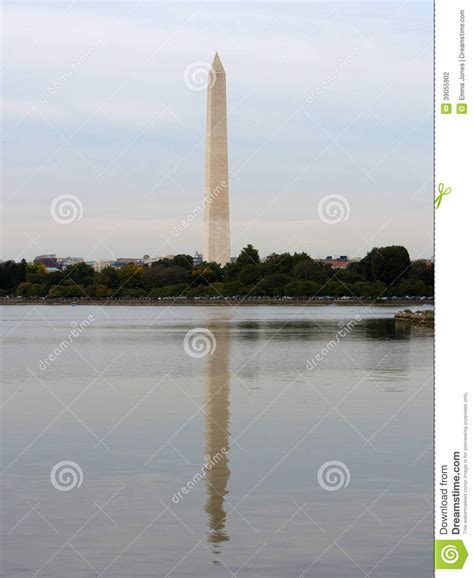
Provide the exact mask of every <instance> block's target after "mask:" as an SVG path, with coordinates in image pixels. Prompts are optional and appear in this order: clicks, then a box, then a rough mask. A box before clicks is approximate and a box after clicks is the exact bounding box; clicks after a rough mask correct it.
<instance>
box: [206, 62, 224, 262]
mask: <svg viewBox="0 0 474 578" xmlns="http://www.w3.org/2000/svg"><path fill="white" fill-rule="evenodd" d="M226 101H227V97H226V77H225V70H224V67H223V66H222V62H221V61H220V58H219V55H218V54H217V53H216V55H215V57H214V61H213V63H212V68H211V70H210V71H209V79H208V85H207V126H206V183H205V191H204V249H203V258H204V260H205V261H208V262H211V261H215V262H216V263H219V264H220V265H225V264H226V263H228V262H229V261H230V233H229V174H228V166H227V103H226Z"/></svg>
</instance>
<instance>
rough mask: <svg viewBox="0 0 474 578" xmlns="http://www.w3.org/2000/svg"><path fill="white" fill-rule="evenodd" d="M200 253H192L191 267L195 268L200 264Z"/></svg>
mask: <svg viewBox="0 0 474 578" xmlns="http://www.w3.org/2000/svg"><path fill="white" fill-rule="evenodd" d="M202 261H203V259H202V253H198V252H197V251H196V252H195V253H194V257H193V267H197V266H198V265H200V264H201V263H202Z"/></svg>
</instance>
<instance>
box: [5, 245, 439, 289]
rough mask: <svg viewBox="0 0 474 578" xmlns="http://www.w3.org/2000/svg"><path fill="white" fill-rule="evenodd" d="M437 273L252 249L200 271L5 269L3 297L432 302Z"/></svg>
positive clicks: (166, 262) (177, 266)
mask: <svg viewBox="0 0 474 578" xmlns="http://www.w3.org/2000/svg"><path fill="white" fill-rule="evenodd" d="M433 277H434V272H433V267H432V266H431V265H429V264H427V263H426V262H425V261H422V260H419V261H413V262H412V261H410V256H409V254H408V251H407V250H406V249H405V247H401V246H390V247H374V248H373V249H372V250H371V251H370V252H369V253H367V255H366V256H365V257H364V258H363V259H361V260H360V261H358V262H354V263H351V264H350V265H348V266H347V267H346V268H345V269H338V270H335V269H333V268H332V267H331V266H330V265H329V264H327V263H325V262H323V261H318V260H314V259H312V258H311V257H310V256H309V255H308V254H307V253H293V254H290V253H282V254H275V253H274V254H271V255H269V256H268V257H266V258H265V259H261V258H260V255H259V252H258V250H257V249H255V248H254V247H253V246H252V245H247V247H245V248H244V249H242V251H241V253H240V255H239V257H238V258H237V259H236V261H235V262H234V263H228V264H227V265H226V266H225V267H221V266H220V265H218V264H217V263H206V262H204V263H201V264H200V265H198V266H193V258H192V257H191V256H190V255H176V256H175V257H173V258H165V259H161V260H159V261H157V262H155V263H152V264H151V265H148V266H144V265H139V264H136V263H130V264H128V265H125V266H124V267H122V268H120V269H116V268H113V267H105V268H104V269H103V270H102V271H100V272H96V271H95V270H94V268H93V267H91V266H90V265H88V264H86V263H78V264H75V265H70V266H68V267H66V268H65V269H63V270H61V271H53V272H48V271H47V270H46V268H45V267H44V265H42V264H39V263H33V264H31V263H27V262H26V261H25V260H24V259H23V260H22V261H20V262H15V261H5V262H3V263H1V264H0V296H2V297H7V296H9V297H13V296H17V297H24V298H42V297H44V298H46V299H60V298H90V299H99V300H100V299H123V298H142V297H150V298H155V299H158V298H165V297H187V298H194V297H219V296H220V297H222V296H224V297H236V296H238V297H240V298H244V297H294V298H298V297H300V298H309V297H318V296H319V297H323V296H328V297H342V296H349V297H353V296H355V297H360V298H369V299H376V298H379V297H405V296H427V297H428V296H432V295H433V287H434V278H433Z"/></svg>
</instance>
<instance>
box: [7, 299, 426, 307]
mask: <svg viewBox="0 0 474 578" xmlns="http://www.w3.org/2000/svg"><path fill="white" fill-rule="evenodd" d="M0 305H7V306H12V305H59V306H60V305H63V306H66V305H69V306H71V305H73V306H76V305H89V306H91V305H93V306H98V307H105V306H108V307H112V306H122V307H124V306H132V307H168V306H170V305H172V306H174V307H176V306H192V307H194V306H198V307H202V306H206V307H209V306H212V307H217V306H229V307H237V306H244V307H248V306H256V305H266V306H288V305H290V306H301V305H306V306H308V305H309V306H316V307H317V306H324V305H338V306H342V307H345V306H354V305H358V306H361V307H362V306H368V305H372V306H377V307H399V306H400V307H401V306H405V305H414V306H422V305H431V306H434V301H433V300H419V299H398V300H396V301H389V300H387V301H381V300H375V301H373V300H371V299H344V300H342V299H318V300H316V299H240V300H239V299H235V300H233V299H219V300H216V299H161V300H158V299H146V300H145V299H114V300H111V301H108V300H107V299H103V300H91V299H77V300H76V299H4V298H2V299H0Z"/></svg>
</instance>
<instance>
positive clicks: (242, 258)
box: [236, 245, 260, 267]
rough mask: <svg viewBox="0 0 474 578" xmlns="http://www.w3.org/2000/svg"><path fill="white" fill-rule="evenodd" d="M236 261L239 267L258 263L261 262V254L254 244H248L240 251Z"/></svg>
mask: <svg viewBox="0 0 474 578" xmlns="http://www.w3.org/2000/svg"><path fill="white" fill-rule="evenodd" d="M236 262H237V265H238V266H239V267H243V266H244V265H258V264H259V263H260V255H259V254H258V251H257V249H255V247H254V246H253V245H247V246H246V247H244V248H243V249H242V251H241V252H240V255H239V256H238V257H237V261H236Z"/></svg>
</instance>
